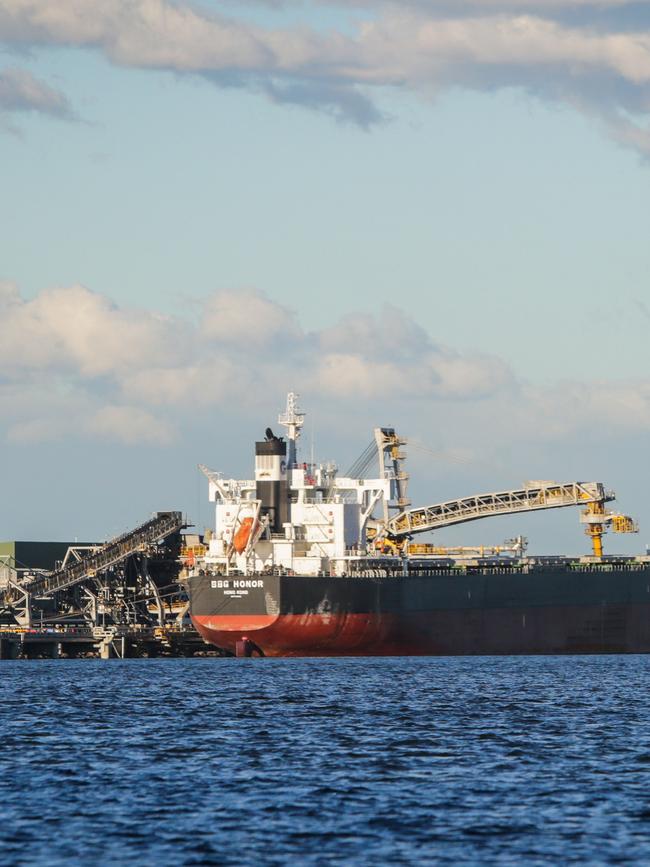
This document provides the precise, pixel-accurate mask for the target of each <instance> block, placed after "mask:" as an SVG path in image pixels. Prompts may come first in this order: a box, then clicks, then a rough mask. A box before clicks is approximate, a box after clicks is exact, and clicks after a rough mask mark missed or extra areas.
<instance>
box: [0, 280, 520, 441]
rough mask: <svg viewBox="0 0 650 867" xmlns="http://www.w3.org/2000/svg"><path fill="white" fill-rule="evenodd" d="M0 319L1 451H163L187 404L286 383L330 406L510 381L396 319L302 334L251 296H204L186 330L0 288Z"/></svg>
mask: <svg viewBox="0 0 650 867" xmlns="http://www.w3.org/2000/svg"><path fill="white" fill-rule="evenodd" d="M0 317H1V321H2V323H3V340H2V341H1V342H0V370H1V372H2V375H1V379H0V397H3V398H4V399H3V404H4V405H5V406H6V407H9V411H8V412H7V414H6V418H5V424H6V426H7V431H8V434H7V435H8V436H9V438H10V439H11V440H13V441H21V442H36V441H40V440H45V439H56V438H57V437H60V436H62V435H64V434H66V435H74V436H84V437H90V438H98V437H101V438H109V439H112V440H115V441H119V442H122V443H126V444H130V443H135V442H146V443H151V444H159V445H165V444H168V443H170V442H172V440H173V438H174V436H175V435H176V434H177V432H178V427H179V423H180V426H182V423H183V420H184V418H185V411H186V410H187V409H188V408H191V409H192V411H193V412H196V411H207V410H210V411H214V410H217V409H219V408H228V407H230V408H232V407H235V408H236V409H237V410H238V411H240V410H242V408H244V407H246V406H248V407H250V408H255V407H258V406H259V402H260V399H265V398H266V397H267V396H270V395H272V394H275V395H277V394H281V393H282V391H283V390H284V389H288V388H293V387H295V388H298V389H304V390H306V391H308V392H310V393H314V394H315V395H321V396H325V397H330V398H334V399H336V400H337V401H338V400H342V401H346V400H352V401H357V400H358V399H359V396H361V397H362V399H363V400H364V401H371V400H376V399H378V398H381V396H382V395H383V394H386V393H388V392H391V391H392V392H394V393H399V394H401V395H402V396H403V397H405V398H407V399H410V398H413V397H417V396H420V397H423V398H428V397H434V398H436V397H437V398H440V397H444V398H445V399H450V400H468V399H472V398H480V397H485V396H488V395H490V394H493V393H496V392H498V391H499V390H500V389H503V388H506V387H511V386H512V384H513V375H512V373H511V371H510V370H509V368H508V367H507V365H506V364H505V363H504V362H502V361H500V360H499V359H496V358H492V357H481V356H467V355H461V354H460V353H457V352H455V351H453V350H451V349H450V348H448V347H444V346H442V345H439V344H437V343H435V342H434V341H432V340H431V338H430V337H429V336H428V335H427V334H426V332H425V331H424V330H423V329H422V328H420V326H418V325H417V324H416V323H415V322H413V321H412V320H411V319H410V318H409V317H408V316H406V314H404V313H403V312H401V311H399V310H397V309H394V308H386V309H385V310H384V311H382V312H380V313H379V314H378V315H377V316H369V315H363V316H361V315H360V316H357V317H346V318H345V319H344V320H342V321H341V322H340V323H339V324H338V325H335V326H333V327H329V328H327V329H323V330H322V331H320V332H313V333H307V332H305V331H304V330H303V329H302V328H301V326H300V324H299V322H298V320H297V318H296V316H295V314H294V313H292V312H291V311H290V310H288V309H287V308H285V307H284V306H283V305H281V304H278V303H277V302H275V301H274V300H272V299H271V298H269V297H268V296H266V295H264V294H263V293H262V292H259V291H255V290H251V289H244V290H241V291H235V290H224V291H221V292H216V293H214V294H213V295H212V296H211V297H209V298H208V299H206V300H205V302H204V303H203V307H202V316H201V317H200V321H199V322H198V324H196V325H193V324H192V323H191V322H189V321H186V320H184V319H182V318H169V317H162V316H158V315H157V314H155V313H152V312H150V311H142V310H138V309H136V308H120V307H117V306H116V305H115V304H113V303H112V302H110V301H109V300H108V299H107V298H106V297H105V296H103V295H100V294H98V293H95V292H92V291H90V290H89V289H87V288H84V287H82V286H70V287H58V288H54V289H47V290H44V291H43V292H41V293H40V294H38V295H37V296H36V297H34V298H31V299H25V298H23V297H22V296H21V295H20V293H19V291H18V289H17V287H16V286H15V285H14V284H11V283H4V284H0ZM3 390H4V392H3ZM179 420H180V421H179Z"/></svg>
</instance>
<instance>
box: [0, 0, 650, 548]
mask: <svg viewBox="0 0 650 867" xmlns="http://www.w3.org/2000/svg"><path fill="white" fill-rule="evenodd" d="M648 10H649V7H648V4H647V3H636V2H626V0H454V2H448V0H447V2H445V0H402V2H400V3H392V2H382V0H356V2H344V0H338V2H337V0H331V2H321V3H319V2H309V0H302V2H301V0H286V2H282V0H268V2H264V0H259V2H256V0H224V2H216V0H210V2H208V0H205V2H203V3H188V2H185V0H176V2H170V0H103V2H101V3H100V2H98V0H0V193H1V195H0V323H1V324H0V328H1V331H0V336H1V338H2V339H1V340H0V398H1V400H2V414H1V416H0V437H1V438H2V447H1V449H0V455H1V458H0V472H1V474H2V479H3V480H4V486H3V489H4V496H3V497H2V501H1V504H0V537H1V538H5V539H12V538H23V539H25V538H27V539H30V538H31V539H74V538H78V539H103V538H107V537H110V536H112V535H114V534H115V533H118V532H121V531H123V530H124V529H126V528H128V527H129V526H131V525H133V524H136V523H138V522H140V521H141V520H144V519H146V518H147V517H148V515H149V514H150V513H151V512H153V511H157V510H160V509H166V508H175V509H181V510H183V511H184V512H186V513H187V514H188V517H189V519H190V520H191V521H192V522H194V523H195V524H196V525H198V526H200V527H203V526H205V525H209V524H210V523H211V520H212V519H211V513H210V506H209V504H208V502H207V482H206V481H205V479H204V478H203V477H202V476H201V475H200V473H199V472H198V470H197V464H198V463H205V464H208V465H209V466H211V467H214V468H215V469H219V470H221V471H223V472H224V473H225V474H226V475H233V476H235V477H249V476H250V475H251V472H252V453H253V445H252V444H253V442H254V440H255V439H256V438H258V437H260V436H261V434H262V433H263V431H264V429H265V428H266V426H267V425H269V424H271V425H272V426H273V424H275V421H276V416H277V413H278V412H279V411H280V410H281V409H282V408H283V405H284V402H285V397H286V393H287V391H289V390H294V391H298V392H299V393H300V394H301V401H302V404H303V406H304V408H305V409H306V410H307V412H308V420H307V423H306V427H305V437H304V443H303V445H304V453H305V456H309V454H310V453H311V448H312V441H313V448H314V453H315V455H316V457H317V458H319V459H322V460H330V459H333V460H336V462H337V463H338V464H339V466H340V467H341V469H343V470H344V469H346V468H347V467H348V466H349V465H351V464H352V463H353V461H354V459H355V458H356V457H357V456H358V455H359V454H360V453H361V452H362V451H363V449H364V448H365V446H366V445H367V443H368V442H369V441H370V439H371V436H372V428H373V427H375V426H377V425H394V426H396V428H397V429H398V430H399V432H400V433H402V434H403V435H405V436H406V437H409V438H410V439H411V440H412V443H411V446H410V447H409V449H408V454H409V461H408V468H409V470H410V473H411V495H412V499H413V502H414V503H416V504H421V505H424V504H431V503H435V502H439V501H441V500H444V499H447V498H452V497H457V496H465V495H469V494H473V493H478V492H481V491H490V490H505V489H508V488H512V487H518V486H519V485H520V484H521V483H523V482H524V481H526V480H530V479H557V480H562V481H569V480H574V479H575V480H597V481H603V482H604V483H605V484H606V486H607V487H609V488H613V489H614V490H615V491H616V492H617V495H618V506H619V507H620V509H621V510H622V511H623V512H626V513H630V514H632V515H633V516H634V517H636V518H637V519H638V521H639V523H640V526H641V533H640V535H639V536H634V537H612V536H610V537H608V539H607V540H606V550H609V551H612V552H615V551H623V552H633V551H640V550H645V545H646V544H648V543H650V505H649V502H648V500H649V498H648V496H647V495H646V491H645V485H646V484H647V483H648V470H647V453H648V444H649V437H648V434H649V432H650V363H649V362H650V352H649V350H648V338H647V335H648V330H649V328H650V242H649V238H650V231H649V230H650V205H649V203H650V12H649V11H648ZM516 533H523V534H524V535H527V536H528V538H529V539H530V544H531V550H535V551H539V552H546V553H549V552H559V553H584V552H586V551H587V540H586V538H585V537H584V535H583V533H582V528H581V526H580V524H579V521H578V515H577V514H576V513H572V511H570V510H563V511H561V512H557V513H549V514H544V515H539V514H538V515H531V516H526V517H525V518H522V517H518V518H516V519H514V518H507V519H506V518H500V519H498V520H497V519H494V520H492V521H485V522H479V523H474V524H467V525H464V526H462V527H458V528H455V529H454V530H453V531H451V530H450V531H448V532H445V533H444V534H442V533H441V534H438V535H437V537H436V540H437V541H438V542H439V543H440V544H444V543H445V542H448V543H449V544H475V543H476V544H478V543H481V544H489V543H494V544H498V543H500V542H502V541H503V539H504V538H506V537H508V536H510V535H514V534H516Z"/></svg>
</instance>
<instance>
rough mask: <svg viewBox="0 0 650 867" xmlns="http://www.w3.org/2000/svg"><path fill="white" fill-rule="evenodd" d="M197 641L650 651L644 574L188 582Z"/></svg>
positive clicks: (590, 571) (503, 572)
mask: <svg viewBox="0 0 650 867" xmlns="http://www.w3.org/2000/svg"><path fill="white" fill-rule="evenodd" d="M190 599H191V615H192V619H193V622H194V624H195V626H196V628H197V629H198V630H199V632H200V633H201V634H202V635H203V637H204V638H205V640H206V641H209V642H210V643H212V644H215V645H217V646H218V647H221V648H224V649H226V650H230V651H234V650H235V648H236V646H237V642H238V641H239V642H241V641H242V639H244V638H247V639H249V641H251V642H253V643H254V644H255V645H256V646H257V647H258V648H259V649H260V651H261V652H262V653H264V654H265V655H267V656H341V655H368V656H374V655H465V654H563V653H647V652H650V566H649V565H648V564H645V563H643V564H639V563H635V564H626V565H611V566H609V565H599V566H593V567H585V566H578V567H575V566H574V567H568V566H543V567H539V566H538V567H533V568H530V569H529V570H527V571H526V570H521V571H518V570H513V569H509V568H504V569H495V568H490V569H476V570H474V571H471V570H468V571H464V570H447V571H441V570H437V571H436V570H433V571H431V572H430V574H419V575H414V574H411V575H408V576H402V575H399V576H397V575H391V576H384V577H349V576H348V577H309V576H299V575H279V576H255V577H251V578H243V577H230V578H224V577H221V576H213V575H199V576H195V577H193V578H191V579H190Z"/></svg>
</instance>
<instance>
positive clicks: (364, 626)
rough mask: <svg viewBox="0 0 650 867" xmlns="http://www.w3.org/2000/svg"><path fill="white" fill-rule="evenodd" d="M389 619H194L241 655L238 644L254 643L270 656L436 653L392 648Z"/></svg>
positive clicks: (208, 637) (207, 636)
mask: <svg viewBox="0 0 650 867" xmlns="http://www.w3.org/2000/svg"><path fill="white" fill-rule="evenodd" d="M389 619H390V618H389V617H388V616H387V615H381V616H379V617H373V616H372V615H367V614H346V615H343V616H332V615H304V614H303V615H295V614H284V615H280V616H278V617H268V616H266V617H265V616H257V617H255V616H249V615H234V616H230V617H219V618H214V617H210V616H204V617H201V616H197V615H194V616H193V617H192V621H193V623H194V626H195V627H196V630H197V632H199V634H200V635H201V637H202V638H203V639H204V640H205V641H207V642H208V643H210V644H214V645H216V646H217V647H220V648H222V649H223V650H227V651H229V652H231V653H235V652H236V649H237V644H238V642H242V641H243V640H244V639H248V640H249V641H252V642H253V644H254V645H255V646H256V647H257V648H259V649H260V650H261V651H262V653H263V655H264V656H398V655H402V654H405V653H406V654H408V655H418V654H427V653H432V652H435V651H432V650H429V649H422V646H421V645H419V646H415V645H413V646H411V647H406V646H405V645H404V644H403V642H399V643H394V644H393V643H391V642H390V640H389V635H390V632H391V629H390V627H389Z"/></svg>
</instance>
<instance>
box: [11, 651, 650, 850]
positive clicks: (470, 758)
mask: <svg viewBox="0 0 650 867" xmlns="http://www.w3.org/2000/svg"><path fill="white" fill-rule="evenodd" d="M649 697H650V658H649V657H641V656H599V657H509V658H495V657H474V658H451V659H437V658H427V659H414V658H409V659H370V660H368V659H338V660H337V659H309V660H271V659H160V660H125V661H119V660H111V661H108V662H101V661H99V660H69V661H66V660H59V661H15V662H8V661H5V662H0V737H1V741H0V864H2V865H30V867H32V865H38V867H40V865H43V867H45V865H47V867H52V865H63V864H65V865H70V864H83V865H95V864H96V865H118V864H119V865H127V864H128V865H168V864H169V865H202V864H215V865H284V864H288V863H293V864H300V865H327V864H361V865H381V864H522V863H526V864H558V863H576V864H607V863H624V864H633V863H637V864H639V863H650V712H649V709H648V701H649Z"/></svg>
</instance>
